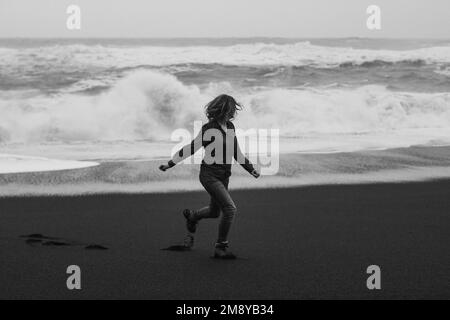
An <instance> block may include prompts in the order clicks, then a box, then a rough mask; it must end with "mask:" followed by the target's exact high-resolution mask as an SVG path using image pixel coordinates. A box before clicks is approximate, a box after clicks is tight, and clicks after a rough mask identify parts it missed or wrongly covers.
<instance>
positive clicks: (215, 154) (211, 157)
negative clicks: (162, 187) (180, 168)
mask: <svg viewBox="0 0 450 320" xmlns="http://www.w3.org/2000/svg"><path fill="white" fill-rule="evenodd" d="M201 147H203V148H205V156H204V158H203V160H202V164H201V167H200V168H201V171H203V172H208V173H211V174H213V175H215V176H217V177H229V176H230V175H231V163H232V158H234V159H235V160H236V161H237V162H238V163H239V164H240V165H241V166H242V167H243V168H244V169H245V170H247V171H248V172H249V173H250V172H252V171H253V170H254V167H253V165H252V164H251V162H250V160H248V159H247V157H245V155H244V154H243V153H242V151H241V149H240V147H239V143H238V140H237V138H236V129H235V127H234V124H233V123H232V122H231V121H228V122H227V133H225V131H224V130H223V129H222V127H221V126H220V124H219V123H218V122H217V121H215V120H211V121H209V122H208V123H206V124H204V125H203V126H202V130H201V132H199V134H198V135H197V137H195V138H194V139H193V140H192V142H191V143H190V144H188V145H186V146H184V147H183V148H181V149H180V150H179V151H178V152H177V153H176V154H175V156H174V158H173V159H172V161H173V162H174V163H175V164H176V163H179V162H181V161H183V160H184V159H186V158H188V157H190V156H191V155H193V154H194V153H195V152H197V150H198V149H200V148H201Z"/></svg>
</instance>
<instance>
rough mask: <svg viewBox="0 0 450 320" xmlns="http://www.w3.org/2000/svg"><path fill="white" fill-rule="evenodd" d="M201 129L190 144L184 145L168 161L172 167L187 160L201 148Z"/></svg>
mask: <svg viewBox="0 0 450 320" xmlns="http://www.w3.org/2000/svg"><path fill="white" fill-rule="evenodd" d="M203 130H204V129H203V127H202V130H200V132H199V133H198V135H197V136H196V137H195V138H194V139H193V140H192V141H191V143H189V144H187V145H185V146H184V147H182V148H181V149H180V150H178V151H177V152H176V153H175V154H174V155H173V157H172V159H171V160H170V161H171V162H172V163H173V165H176V164H178V163H180V162H182V161H183V160H184V159H186V158H189V157H190V156H192V155H193V154H195V153H196V152H197V151H198V150H199V149H200V148H201V147H202V146H203Z"/></svg>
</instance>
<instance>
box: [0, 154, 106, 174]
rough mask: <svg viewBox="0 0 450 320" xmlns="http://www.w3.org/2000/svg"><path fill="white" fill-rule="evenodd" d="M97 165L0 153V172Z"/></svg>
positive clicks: (39, 170) (53, 169)
mask: <svg viewBox="0 0 450 320" xmlns="http://www.w3.org/2000/svg"><path fill="white" fill-rule="evenodd" d="M97 165H98V163H96V162H85V161H72V160H59V159H47V158H41V157H28V156H20V155H11V154H0V174H6V173H25V172H43V171H59V170H71V169H81V168H88V167H93V166H97Z"/></svg>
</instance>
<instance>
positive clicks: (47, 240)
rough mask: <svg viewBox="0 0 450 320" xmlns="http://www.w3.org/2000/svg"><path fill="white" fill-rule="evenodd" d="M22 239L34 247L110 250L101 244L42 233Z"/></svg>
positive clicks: (25, 236)
mask: <svg viewBox="0 0 450 320" xmlns="http://www.w3.org/2000/svg"><path fill="white" fill-rule="evenodd" d="M20 238H22V239H25V243H26V244H28V245H30V246H32V247H37V246H45V247H84V249H85V250H108V247H105V246H102V245H99V244H86V243H82V242H78V241H72V240H67V239H62V238H55V237H47V236H44V235H42V234H40V233H33V234H29V235H23V236H20Z"/></svg>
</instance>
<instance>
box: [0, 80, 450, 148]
mask: <svg viewBox="0 0 450 320" xmlns="http://www.w3.org/2000/svg"><path fill="white" fill-rule="evenodd" d="M223 92H227V93H229V94H233V95H235V96H236V97H237V98H238V100H240V101H241V102H242V103H243V105H244V106H245V109H244V111H243V112H242V113H241V115H239V117H238V119H237V124H238V126H239V127H242V128H243V129H247V128H275V129H280V133H281V135H282V136H286V137H299V136H302V135H305V134H367V133H379V132H391V133H392V134H393V135H395V132H396V131H397V130H413V131H415V132H416V134H417V132H420V130H422V129H426V130H427V132H429V131H430V130H432V131H435V132H439V131H442V130H448V128H450V93H412V92H392V91H389V90H388V89H387V88H386V87H383V86H372V85H371V86H362V87H359V88H356V89H355V88H353V89H341V88H337V89H336V88H334V89H317V88H316V89H313V88H302V89H287V88H284V89H273V88H272V89H270V88H266V89H259V90H256V89H236V90H235V89H234V88H233V87H232V86H231V85H230V84H229V83H226V82H220V83H213V84H210V85H209V86H207V87H204V88H200V87H199V86H196V85H185V84H183V83H182V82H181V81H179V80H178V79H177V78H176V77H174V76H172V75H169V74H164V73H160V72H154V71H136V72H134V73H132V74H131V75H129V76H127V77H125V78H123V79H121V80H119V81H118V82H117V83H116V84H114V85H113V86H112V87H111V88H110V89H108V90H106V91H103V92H100V93H99V94H96V95H88V96H86V95H77V94H71V93H64V94H58V95H50V96H49V95H44V94H40V95H37V96H36V95H30V96H27V95H24V93H23V92H18V93H14V94H13V93H8V95H4V96H1V97H0V114H1V117H0V142H3V143H9V142H51V141H64V142H76V141H113V140H114V141H117V140H123V141H129V140H130V141H134V140H168V139H169V138H170V134H171V132H172V131H173V130H174V129H177V128H188V129H191V128H192V122H193V121H194V120H203V119H204V115H203V107H202V106H203V105H205V104H206V102H207V101H209V100H210V99H212V98H213V97H214V96H215V95H217V94H220V93H223Z"/></svg>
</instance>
